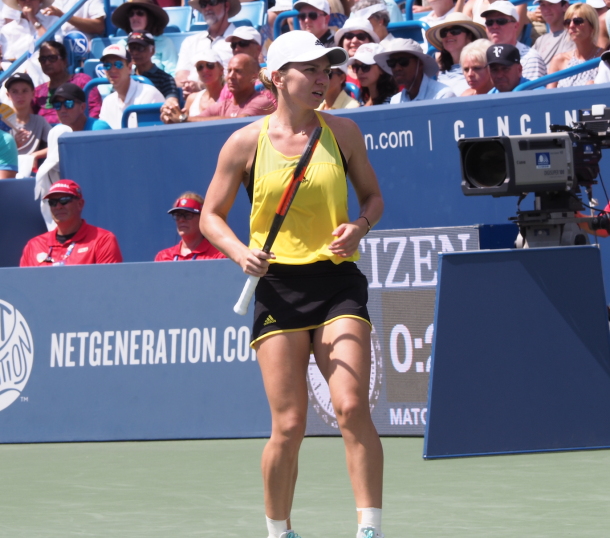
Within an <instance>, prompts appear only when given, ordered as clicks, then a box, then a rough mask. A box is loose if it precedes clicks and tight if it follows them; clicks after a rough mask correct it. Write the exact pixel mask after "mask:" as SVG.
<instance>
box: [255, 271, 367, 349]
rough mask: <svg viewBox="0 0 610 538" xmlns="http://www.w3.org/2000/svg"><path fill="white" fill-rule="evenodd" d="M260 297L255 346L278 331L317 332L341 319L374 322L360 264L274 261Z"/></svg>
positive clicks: (261, 282)
mask: <svg viewBox="0 0 610 538" xmlns="http://www.w3.org/2000/svg"><path fill="white" fill-rule="evenodd" d="M254 297H255V299H254V300H255V302H254V326H253V328H252V341H251V343H250V345H251V346H254V344H255V343H256V342H257V341H259V340H261V339H262V338H265V337H266V336H271V335H272V334H278V333H285V332H294V331H306V330H310V331H312V330H313V329H317V328H318V327H321V326H322V325H325V324H327V323H330V322H331V321H333V320H335V319H337V318H341V317H351V318H357V319H362V320H364V321H366V322H367V323H368V324H369V325H370V323H371V320H370V318H369V313H368V310H367V308H366V303H367V301H368V282H367V280H366V277H365V276H364V275H363V274H362V273H361V272H360V269H358V267H357V266H356V264H355V263H354V262H343V263H340V264H338V265H337V264H334V263H333V262H332V261H330V260H326V261H321V262H316V263H311V264H307V265H282V264H277V263H272V264H271V265H270V266H269V271H268V272H267V274H266V275H265V276H264V277H263V278H261V279H260V280H259V282H258V286H257V287H256V293H255V296H254ZM312 334H313V332H312Z"/></svg>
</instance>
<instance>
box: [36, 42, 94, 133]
mask: <svg viewBox="0 0 610 538" xmlns="http://www.w3.org/2000/svg"><path fill="white" fill-rule="evenodd" d="M67 58H68V52H67V50H66V47H64V45H63V44H62V43H58V42H57V41H45V42H44V43H43V44H42V45H40V51H39V56H38V60H39V62H40V65H41V66H42V71H43V73H44V74H45V75H46V76H47V77H49V81H48V82H44V83H43V84H40V85H39V86H36V89H35V90H34V101H33V105H32V109H33V111H34V113H36V114H38V115H39V116H42V117H43V118H44V119H45V120H47V121H48V122H49V123H50V124H52V125H54V124H57V123H59V119H58V117H57V112H56V110H55V109H54V108H53V104H52V102H51V101H52V98H53V94H54V93H55V91H56V90H57V88H59V87H60V86H61V85H62V84H65V83H67V82H70V83H72V84H76V85H77V86H79V87H80V88H84V87H85V86H86V85H87V83H88V82H89V81H90V80H91V77H90V76H89V75H85V74H84V73H75V74H73V75H71V74H70V72H69V71H68V59H67ZM101 108H102V97H101V95H100V92H99V91H98V89H97V88H93V89H92V90H91V92H90V93H89V115H90V116H91V117H92V118H98V117H99V115H100V110H101Z"/></svg>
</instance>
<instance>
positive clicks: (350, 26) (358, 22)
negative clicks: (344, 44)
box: [335, 17, 379, 45]
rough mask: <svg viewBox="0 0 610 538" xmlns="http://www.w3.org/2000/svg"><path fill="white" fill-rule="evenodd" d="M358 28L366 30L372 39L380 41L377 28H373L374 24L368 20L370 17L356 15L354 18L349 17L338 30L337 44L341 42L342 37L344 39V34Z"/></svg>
mask: <svg viewBox="0 0 610 538" xmlns="http://www.w3.org/2000/svg"><path fill="white" fill-rule="evenodd" d="M357 30H362V31H363V32H366V33H367V34H368V35H369V37H370V38H371V40H372V41H374V42H375V43H379V36H378V35H377V34H376V33H375V30H373V25H372V24H371V23H370V22H369V21H368V19H364V18H362V17H354V18H353V19H352V18H349V19H347V20H346V21H345V24H344V25H343V28H341V29H340V30H337V33H336V34H335V45H340V44H341V39H343V35H344V34H346V33H347V32H354V31H357Z"/></svg>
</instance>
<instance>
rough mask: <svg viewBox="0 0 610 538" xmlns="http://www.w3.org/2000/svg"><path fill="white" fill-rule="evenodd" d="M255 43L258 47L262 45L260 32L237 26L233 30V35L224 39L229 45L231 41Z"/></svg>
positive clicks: (251, 28)
mask: <svg viewBox="0 0 610 538" xmlns="http://www.w3.org/2000/svg"><path fill="white" fill-rule="evenodd" d="M240 40H243V41H256V42H257V43H258V44H259V45H260V44H261V43H262V41H263V38H262V37H261V34H260V32H259V31H258V30H257V29H256V28H253V27H252V26H238V27H237V28H235V30H233V33H232V34H231V35H230V36H229V37H227V38H226V39H225V41H228V42H229V43H230V42H231V41H240Z"/></svg>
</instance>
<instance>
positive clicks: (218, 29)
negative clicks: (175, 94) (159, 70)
mask: <svg viewBox="0 0 610 538" xmlns="http://www.w3.org/2000/svg"><path fill="white" fill-rule="evenodd" d="M188 4H189V6H191V7H192V8H193V9H195V10H197V11H199V12H200V13H201V14H202V15H203V18H204V19H205V22H206V23H207V25H208V29H207V30H206V31H204V32H199V33H197V34H196V35H193V36H190V37H187V38H186V39H185V40H184V41H183V42H182V45H181V46H180V53H179V54H178V65H177V66H176V76H175V78H176V83H177V84H178V86H179V87H181V88H182V89H183V91H184V96H185V97H186V96H187V95H188V94H189V93H194V92H197V91H199V90H202V89H203V87H202V86H201V85H200V82H199V77H198V76H197V70H196V69H195V63H196V62H197V59H198V57H199V56H200V53H201V52H202V51H203V50H206V49H210V48H211V49H213V50H214V52H215V53H216V54H218V56H220V58H221V60H222V63H223V65H224V66H225V68H226V66H227V65H229V61H230V60H231V58H232V57H233V51H232V50H231V47H230V46H229V43H227V42H226V41H225V38H227V37H229V36H230V35H232V34H233V32H234V31H235V25H234V24H233V23H230V22H229V18H230V17H234V16H235V15H237V14H238V13H239V12H240V11H241V3H240V1H239V0H189V2H188Z"/></svg>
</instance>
